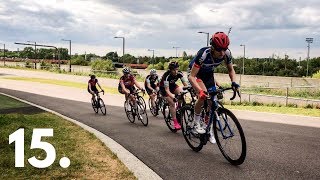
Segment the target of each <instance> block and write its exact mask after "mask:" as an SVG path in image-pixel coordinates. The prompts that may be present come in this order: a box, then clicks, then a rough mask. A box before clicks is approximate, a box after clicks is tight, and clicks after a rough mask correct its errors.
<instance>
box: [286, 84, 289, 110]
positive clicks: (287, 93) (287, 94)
mask: <svg viewBox="0 0 320 180" xmlns="http://www.w3.org/2000/svg"><path fill="white" fill-rule="evenodd" d="M288 96H289V87H287V92H286V106H288Z"/></svg>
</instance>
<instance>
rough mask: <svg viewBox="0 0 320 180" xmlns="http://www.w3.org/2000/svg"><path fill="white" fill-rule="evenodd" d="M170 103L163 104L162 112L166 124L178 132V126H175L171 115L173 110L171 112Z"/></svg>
mask: <svg viewBox="0 0 320 180" xmlns="http://www.w3.org/2000/svg"><path fill="white" fill-rule="evenodd" d="M169 107H170V106H169V104H168V103H165V104H164V106H163V110H162V114H163V116H164V120H165V122H166V125H167V126H168V128H169V129H170V131H172V132H174V133H175V132H177V130H176V128H174V123H173V120H172V117H171V112H170V108H169Z"/></svg>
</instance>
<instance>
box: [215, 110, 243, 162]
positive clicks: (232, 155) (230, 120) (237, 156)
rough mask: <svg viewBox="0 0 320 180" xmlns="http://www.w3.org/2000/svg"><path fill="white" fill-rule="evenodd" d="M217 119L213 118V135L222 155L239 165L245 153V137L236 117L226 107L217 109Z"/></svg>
mask: <svg viewBox="0 0 320 180" xmlns="http://www.w3.org/2000/svg"><path fill="white" fill-rule="evenodd" d="M217 114H218V119H219V121H217V118H215V119H216V120H215V123H214V124H216V126H218V127H219V128H214V131H213V132H214V137H215V138H216V141H217V145H218V147H219V149H220V151H221V153H222V155H223V156H224V157H225V158H226V159H227V160H228V161H229V162H230V163H231V164H232V165H240V164H242V163H243V162H244V160H245V158H246V154H247V145H246V138H245V136H244V133H243V130H242V127H241V125H240V123H239V121H238V119H237V117H236V116H235V115H234V114H233V113H232V112H231V111H229V110H228V109H225V108H219V109H218V110H217Z"/></svg>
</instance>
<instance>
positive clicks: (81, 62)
mask: <svg viewBox="0 0 320 180" xmlns="http://www.w3.org/2000/svg"><path fill="white" fill-rule="evenodd" d="M71 64H72V65H81V66H88V65H89V61H86V60H85V59H84V57H82V56H77V57H76V58H74V59H72V60H71Z"/></svg>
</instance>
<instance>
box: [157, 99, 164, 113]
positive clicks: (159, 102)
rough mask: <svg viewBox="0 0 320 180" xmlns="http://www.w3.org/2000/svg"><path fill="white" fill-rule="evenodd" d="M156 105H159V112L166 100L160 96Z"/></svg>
mask: <svg viewBox="0 0 320 180" xmlns="http://www.w3.org/2000/svg"><path fill="white" fill-rule="evenodd" d="M156 105H157V108H158V109H157V110H158V113H159V111H160V112H162V109H163V105H164V100H163V99H162V98H158V99H157V103H156Z"/></svg>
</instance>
